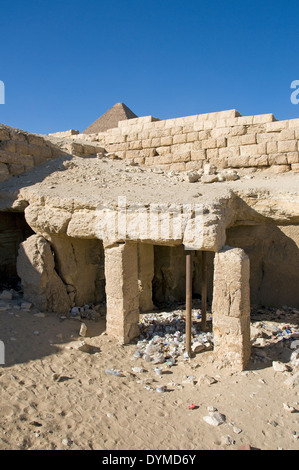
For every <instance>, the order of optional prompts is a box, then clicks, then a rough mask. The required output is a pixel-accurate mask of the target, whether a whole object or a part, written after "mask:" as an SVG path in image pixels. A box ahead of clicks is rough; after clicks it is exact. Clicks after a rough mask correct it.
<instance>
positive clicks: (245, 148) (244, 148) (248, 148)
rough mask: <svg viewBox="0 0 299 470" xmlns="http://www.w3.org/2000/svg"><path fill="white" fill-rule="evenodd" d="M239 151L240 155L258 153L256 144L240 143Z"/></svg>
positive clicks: (247, 155) (246, 155)
mask: <svg viewBox="0 0 299 470" xmlns="http://www.w3.org/2000/svg"><path fill="white" fill-rule="evenodd" d="M240 153H241V156H242V157H251V156H252V155H259V154H260V150H259V147H258V144H253V145H241V147H240Z"/></svg>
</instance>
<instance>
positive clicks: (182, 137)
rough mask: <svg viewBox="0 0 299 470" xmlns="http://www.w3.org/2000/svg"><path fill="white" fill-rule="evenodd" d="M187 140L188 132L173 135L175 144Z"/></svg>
mask: <svg viewBox="0 0 299 470" xmlns="http://www.w3.org/2000/svg"><path fill="white" fill-rule="evenodd" d="M186 142H187V134H177V135H174V136H173V144H174V145H175V144H184V143H186Z"/></svg>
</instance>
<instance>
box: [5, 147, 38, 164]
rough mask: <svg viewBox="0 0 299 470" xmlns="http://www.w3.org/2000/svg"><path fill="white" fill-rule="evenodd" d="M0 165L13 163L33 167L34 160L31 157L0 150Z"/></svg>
mask: <svg viewBox="0 0 299 470" xmlns="http://www.w3.org/2000/svg"><path fill="white" fill-rule="evenodd" d="M0 163H15V164H22V165H26V166H31V167H33V166H34V159H33V157H32V156H31V155H20V154H19V153H12V152H7V151H5V150H0Z"/></svg>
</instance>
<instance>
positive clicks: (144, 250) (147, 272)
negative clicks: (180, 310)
mask: <svg viewBox="0 0 299 470" xmlns="http://www.w3.org/2000/svg"><path fill="white" fill-rule="evenodd" d="M154 270H155V267H154V246H153V245H150V244H147V243H138V284H139V305H140V311H141V312H149V311H150V310H153V308H154V304H153V300H152V295H153V289H152V281H153V277H154Z"/></svg>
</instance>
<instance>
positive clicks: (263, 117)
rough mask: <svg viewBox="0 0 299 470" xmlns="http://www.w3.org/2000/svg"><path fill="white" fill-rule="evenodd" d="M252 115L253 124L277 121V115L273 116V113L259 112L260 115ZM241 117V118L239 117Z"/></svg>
mask: <svg viewBox="0 0 299 470" xmlns="http://www.w3.org/2000/svg"><path fill="white" fill-rule="evenodd" d="M252 117H253V124H258V123H265V122H273V121H275V117H274V116H273V114H272V113H268V114H259V115H256V116H252ZM239 119H241V118H239Z"/></svg>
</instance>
